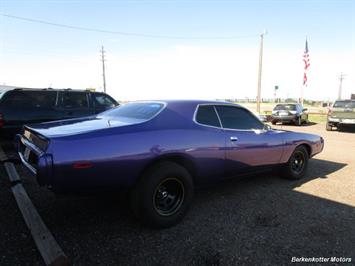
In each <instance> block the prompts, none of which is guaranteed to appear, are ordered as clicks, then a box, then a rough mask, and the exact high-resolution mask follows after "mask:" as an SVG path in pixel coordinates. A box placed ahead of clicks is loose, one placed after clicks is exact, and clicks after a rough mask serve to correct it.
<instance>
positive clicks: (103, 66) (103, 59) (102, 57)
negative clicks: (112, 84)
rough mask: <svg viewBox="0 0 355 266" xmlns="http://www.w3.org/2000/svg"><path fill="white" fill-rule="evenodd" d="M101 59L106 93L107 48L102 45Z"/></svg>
mask: <svg viewBox="0 0 355 266" xmlns="http://www.w3.org/2000/svg"><path fill="white" fill-rule="evenodd" d="M101 61H102V78H103V83H104V92H105V93H106V75H105V50H104V47H103V46H101Z"/></svg>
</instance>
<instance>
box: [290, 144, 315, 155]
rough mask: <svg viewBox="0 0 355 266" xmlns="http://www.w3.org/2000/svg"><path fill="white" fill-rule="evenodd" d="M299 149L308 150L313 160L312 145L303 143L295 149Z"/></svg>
mask: <svg viewBox="0 0 355 266" xmlns="http://www.w3.org/2000/svg"><path fill="white" fill-rule="evenodd" d="M298 147H304V148H305V149H306V151H307V154H308V158H311V156H312V147H311V145H309V144H308V143H301V144H299V145H297V146H296V147H295V149H297V148H298ZM295 149H294V150H295Z"/></svg>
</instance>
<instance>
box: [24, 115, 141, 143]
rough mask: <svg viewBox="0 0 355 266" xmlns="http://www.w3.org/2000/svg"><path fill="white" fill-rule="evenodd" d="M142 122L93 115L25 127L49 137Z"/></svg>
mask: <svg viewBox="0 0 355 266" xmlns="http://www.w3.org/2000/svg"><path fill="white" fill-rule="evenodd" d="M140 122H142V121H141V120H138V119H130V118H119V119H118V118H113V117H104V116H94V117H86V118H77V119H68V120H60V121H55V122H47V123H41V124H31V125H29V126H26V128H28V129H30V130H31V131H35V132H37V133H39V134H40V135H42V136H44V137H47V138H51V137H59V136H68V135H75V134H82V133H87V132H91V131H95V130H102V129H107V128H112V127H122V126H127V125H132V124H137V123H140Z"/></svg>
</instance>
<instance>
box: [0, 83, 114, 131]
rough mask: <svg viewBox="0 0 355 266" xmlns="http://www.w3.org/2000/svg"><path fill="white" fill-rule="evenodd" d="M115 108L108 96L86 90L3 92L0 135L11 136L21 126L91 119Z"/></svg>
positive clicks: (0, 110)
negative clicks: (92, 116) (86, 117)
mask: <svg viewBox="0 0 355 266" xmlns="http://www.w3.org/2000/svg"><path fill="white" fill-rule="evenodd" d="M117 105H118V103H117V102H116V101H115V100H114V99H113V98H112V97H110V96H109V95H107V94H105V93H102V92H92V91H89V90H71V89H21V88H17V89H12V90H7V91H5V92H3V93H1V94H0V133H1V134H5V135H10V136H11V135H13V134H15V133H16V132H19V131H20V129H21V128H22V126H23V125H24V124H32V123H39V122H47V121H53V120H60V119H68V118H76V117H81V116H88V115H94V114H97V113H101V112H103V111H105V110H107V109H110V108H112V107H116V106H117Z"/></svg>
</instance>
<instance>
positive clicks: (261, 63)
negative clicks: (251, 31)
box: [256, 30, 266, 114]
mask: <svg viewBox="0 0 355 266" xmlns="http://www.w3.org/2000/svg"><path fill="white" fill-rule="evenodd" d="M265 34H266V31H265V30H264V32H263V33H262V34H260V50H259V72H258V91H257V96H256V111H257V112H258V113H259V114H260V100H261V74H262V68H263V45H264V35H265Z"/></svg>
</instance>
